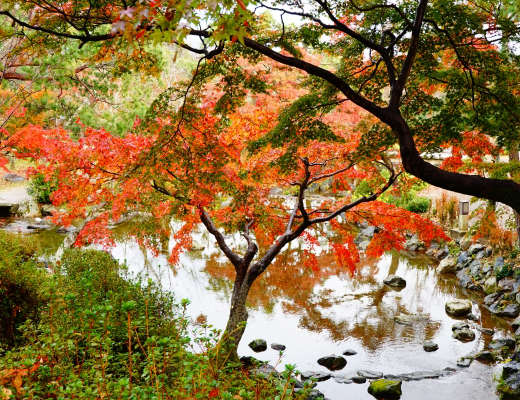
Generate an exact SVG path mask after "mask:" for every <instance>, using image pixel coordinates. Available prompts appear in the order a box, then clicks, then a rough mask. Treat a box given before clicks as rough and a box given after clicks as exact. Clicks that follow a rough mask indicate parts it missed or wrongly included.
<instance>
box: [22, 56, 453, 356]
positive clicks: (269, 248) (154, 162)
mask: <svg viewBox="0 0 520 400" xmlns="http://www.w3.org/2000/svg"><path fill="white" fill-rule="evenodd" d="M265 62H266V63H268V61H265ZM242 67H243V68H244V69H245V70H247V71H248V72H249V73H255V74H256V76H257V77H260V76H261V77H262V79H263V80H264V83H265V85H266V90H265V93H263V94H256V95H253V94H251V95H250V96H251V97H250V101H248V102H246V103H245V104H244V105H242V106H241V107H240V108H238V109H237V110H236V111H229V112H226V113H220V112H217V111H216V110H218V107H217V103H216V99H219V98H220V96H221V85H220V83H219V82H216V83H214V84H213V85H209V86H206V87H205V90H204V92H205V93H206V96H205V97H204V98H203V99H202V101H200V99H193V98H190V99H185V98H184V95H183V92H182V91H181V93H179V96H180V97H182V98H183V106H182V107H180V108H179V109H177V110H176V111H174V109H175V105H174V106H166V105H165V104H164V103H161V102H158V103H155V104H154V106H153V107H152V110H153V113H152V114H151V116H150V118H147V119H144V120H139V119H137V120H136V122H135V129H134V132H131V133H128V134H127V135H125V136H124V137H119V136H117V135H112V134H110V133H109V132H107V131H105V130H102V129H101V130H97V129H93V128H86V129H85V133H84V135H83V137H81V138H79V140H77V141H75V140H73V139H72V138H71V136H70V134H69V133H68V132H67V131H66V130H64V129H62V128H56V129H45V128H42V127H39V126H28V127H25V128H22V129H20V130H19V131H17V133H16V135H15V136H16V138H17V139H18V141H19V144H18V149H19V153H18V156H20V157H28V156H30V157H33V158H35V159H36V160H39V162H40V164H39V166H38V168H37V170H38V171H39V172H41V173H43V174H44V175H46V176H56V177H57V178H58V180H59V187H58V189H57V190H56V192H54V193H53V195H52V197H53V203H54V204H55V205H57V206H60V207H63V206H64V207H66V208H67V210H66V212H65V213H57V214H55V215H54V220H55V222H56V223H60V224H63V225H68V224H70V223H72V221H73V220H75V219H77V218H82V219H83V218H85V217H87V216H88V215H89V213H90V212H91V211H92V210H91V207H92V206H96V208H95V212H96V214H95V215H94V216H93V217H92V218H91V220H90V221H89V222H88V223H87V224H86V225H85V226H84V228H83V229H82V230H81V232H80V233H79V235H78V237H77V240H76V244H77V245H81V244H89V243H101V244H104V245H107V246H109V245H110V244H111V240H112V237H111V231H110V229H109V225H110V223H111V222H113V221H117V220H118V219H119V218H120V217H121V216H123V215H124V214H125V213H127V212H129V211H131V212H141V213H143V214H146V215H147V217H146V218H145V219H143V221H142V222H141V223H139V224H137V225H136V226H135V227H134V231H133V232H132V234H133V235H134V236H135V237H136V239H137V240H138V241H139V242H140V243H141V244H143V245H144V246H146V247H148V248H151V249H153V250H155V251H159V250H161V249H162V247H163V246H162V243H164V241H165V240H167V239H168V238H169V237H170V235H172V236H171V237H172V238H173V243H174V245H173V246H172V248H171V249H169V251H170V262H171V263H173V264H175V263H177V262H178V260H179V258H178V257H179V254H180V252H181V251H184V250H186V249H190V248H191V245H192V236H191V234H192V231H193V229H194V228H195V227H196V226H197V224H199V223H202V224H203V225H204V226H205V228H206V229H207V231H208V232H209V233H211V234H212V235H213V237H214V239H215V240H216V242H217V244H218V246H219V248H220V249H221V251H222V252H223V253H224V254H225V255H226V257H227V258H228V260H229V261H230V262H231V264H232V265H233V267H234V270H235V279H234V288H233V294H232V299H231V310H230V317H229V321H228V324H227V327H226V332H228V333H230V334H231V335H232V336H231V337H232V340H230V341H229V342H230V343H232V344H234V345H236V344H238V342H239V341H240V338H241V336H242V333H243V329H244V327H243V325H242V324H243V323H244V322H245V321H247V309H246V299H247V295H248V293H249V290H250V289H251V285H252V284H253V282H254V281H255V280H256V279H257V278H258V277H259V276H260V275H261V274H262V273H263V272H264V271H265V270H266V269H267V268H268V267H269V266H270V265H271V264H272V262H273V260H274V259H275V257H276V256H277V255H278V254H279V253H280V251H282V249H283V248H284V247H285V246H286V245H287V244H288V243H290V242H292V241H293V240H295V239H297V238H299V237H301V238H302V240H304V241H305V242H306V243H307V244H308V245H309V246H310V247H309V249H308V250H306V251H304V253H303V256H302V257H303V259H302V263H303V267H304V268H309V269H311V270H314V271H317V270H319V265H318V260H317V257H316V255H315V252H314V251H313V250H312V249H313V248H315V246H317V245H318V238H319V237H321V236H323V235H325V239H327V240H330V241H331V247H332V249H333V253H334V254H335V257H336V263H337V264H338V266H339V267H341V268H343V269H345V270H351V271H353V270H354V268H355V264H356V263H357V262H358V261H359V252H358V249H357V247H356V245H355V244H354V242H353V239H354V236H355V235H356V231H357V228H356V227H355V226H356V225H357V224H359V223H361V222H363V221H367V222H369V223H370V224H372V225H375V226H378V227H379V228H380V231H379V232H378V233H377V234H376V235H375V236H374V238H373V240H372V241H371V243H370V245H369V246H368V248H367V251H366V252H367V254H368V255H370V256H380V255H381V254H383V252H385V251H387V250H390V249H392V248H397V249H402V245H403V243H404V241H405V240H406V233H407V232H415V233H417V234H418V237H419V238H420V239H421V240H424V241H425V242H426V243H429V242H431V241H432V240H434V239H435V240H438V239H445V240H449V239H448V237H447V236H446V235H445V234H444V233H443V231H442V229H441V228H440V227H438V226H436V225H434V224H432V223H431V222H430V221H428V220H427V219H425V218H423V217H421V216H419V215H417V214H413V213H410V212H408V211H406V210H402V209H399V208H397V207H395V206H393V205H391V204H386V203H383V202H378V201H376V200H377V198H378V197H379V196H380V195H381V194H382V193H384V192H385V191H387V190H393V189H392V184H393V183H394V182H395V180H396V179H397V177H398V176H399V175H400V173H399V172H398V171H396V168H399V167H398V166H394V165H393V164H392V163H391V162H390V161H389V159H388V157H387V156H386V154H385V153H384V151H383V152H381V150H380V149H378V151H377V152H374V154H372V155H371V157H370V158H368V159H365V158H363V157H361V156H359V155H357V154H356V149H357V147H358V142H359V138H360V136H361V132H360V131H358V130H357V129H355V127H356V126H357V125H358V124H359V122H360V121H361V119H362V112H361V110H360V109H358V108H357V107H354V106H352V104H350V103H344V104H342V105H340V106H339V107H338V108H336V110H335V111H334V112H333V113H332V114H330V115H328V116H326V117H323V116H319V115H317V116H316V117H315V119H314V121H313V123H314V124H315V126H320V124H323V123H324V122H323V119H324V118H325V121H328V122H329V124H330V126H332V127H333V129H334V132H335V135H334V137H333V138H331V137H330V136H326V135H325V136H324V137H322V138H315V139H314V140H312V141H309V140H301V138H300V140H295V141H294V142H289V143H284V144H283V145H281V146H272V145H270V144H267V145H263V141H264V140H265V137H266V135H268V134H269V132H271V131H272V130H273V129H274V127H275V125H276V123H277V117H279V118H283V116H280V110H281V108H282V107H284V106H285V105H286V104H291V103H292V102H294V99H295V98H296V97H297V96H298V95H299V94H301V92H302V91H306V89H305V88H302V87H301V86H300V85H299V84H298V83H297V82H298V76H296V75H294V72H292V73H290V72H288V71H285V70H284V69H277V68H276V66H275V65H271V66H269V68H268V71H269V74H266V73H264V72H262V69H258V67H257V66H250V65H248V64H247V63H245V62H243V63H242ZM264 68H265V65H264ZM281 79H282V80H283V81H284V82H286V81H287V80H290V81H291V82H293V83H292V84H290V85H287V84H286V85H284V86H280V85H279V82H280V80H281ZM173 97H174V98H175V96H173ZM194 101H197V103H196V104H191V102H194ZM186 102H188V104H187V103H186ZM188 105H189V106H188ZM160 106H162V107H163V108H161V107H160ZM332 139H334V140H332ZM340 139H341V140H340ZM385 171H386V172H385ZM326 179H327V180H330V181H331V182H330V184H331V187H332V188H333V190H340V191H344V192H345V193H344V195H345V196H344V197H341V198H338V199H334V198H332V197H324V198H315V199H312V198H311V199H308V198H307V197H306V195H307V192H308V190H309V188H311V187H312V185H316V184H318V183H320V182H323V181H325V180H326ZM353 179H367V180H370V181H372V182H373V185H374V188H375V190H374V192H373V193H372V194H371V195H366V196H362V197H359V198H354V195H353V191H352V187H351V184H352V180H353ZM273 188H287V189H289V188H295V189H296V196H294V197H292V196H291V197H287V196H272V195H271V194H270V193H271V190H272V189H273ZM351 210H352V211H353V212H350V211H351ZM340 216H341V221H338V220H337V217H340ZM172 217H174V218H175V219H177V220H181V221H182V222H183V225H182V227H181V228H180V229H178V230H176V231H173V232H172V227H171V225H170V220H171V218H172ZM325 223H330V227H331V231H330V232H327V233H324V231H323V228H322V227H321V226H322V225H323V224H325ZM221 229H224V231H225V232H236V231H240V232H242V235H243V237H244V239H245V242H246V243H247V248H246V249H245V250H243V249H242V250H240V249H234V248H231V247H230V246H229V245H228V244H227V243H226V239H225V234H224V233H222V231H221ZM229 351H231V352H232V353H233V354H235V355H236V353H235V351H236V350H234V348H231V349H230V350H229Z"/></svg>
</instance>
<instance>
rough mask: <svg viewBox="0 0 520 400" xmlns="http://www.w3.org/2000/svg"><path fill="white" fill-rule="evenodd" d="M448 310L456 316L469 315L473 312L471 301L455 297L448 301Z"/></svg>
mask: <svg viewBox="0 0 520 400" xmlns="http://www.w3.org/2000/svg"><path fill="white" fill-rule="evenodd" d="M445 308H446V312H447V313H448V314H450V315H454V316H456V317H458V316H463V315H467V314H468V313H470V312H471V301H469V300H464V299H453V300H449V301H447V302H446V306H445Z"/></svg>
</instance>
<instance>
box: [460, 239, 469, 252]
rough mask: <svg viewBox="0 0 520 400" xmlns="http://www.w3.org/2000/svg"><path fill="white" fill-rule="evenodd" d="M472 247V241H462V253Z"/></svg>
mask: <svg viewBox="0 0 520 400" xmlns="http://www.w3.org/2000/svg"><path fill="white" fill-rule="evenodd" d="M470 246H471V240H469V239H463V240H461V241H460V249H461V250H462V251H466V250H468V249H469V247H470Z"/></svg>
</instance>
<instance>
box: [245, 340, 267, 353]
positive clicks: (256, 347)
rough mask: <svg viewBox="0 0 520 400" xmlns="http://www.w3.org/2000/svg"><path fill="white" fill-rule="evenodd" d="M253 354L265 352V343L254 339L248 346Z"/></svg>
mask: <svg viewBox="0 0 520 400" xmlns="http://www.w3.org/2000/svg"><path fill="white" fill-rule="evenodd" d="M248 346H249V347H250V348H251V350H253V351H254V352H255V353H260V352H261V351H266V350H267V342H266V341H265V340H264V339H255V340H253V341H252V342H251V343H249V345H248Z"/></svg>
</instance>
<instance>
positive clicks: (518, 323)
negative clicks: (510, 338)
mask: <svg viewBox="0 0 520 400" xmlns="http://www.w3.org/2000/svg"><path fill="white" fill-rule="evenodd" d="M511 327H512V328H513V329H514V330H517V329H518V328H520V317H518V318H517V319H515V320H514V321H513V322H511Z"/></svg>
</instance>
